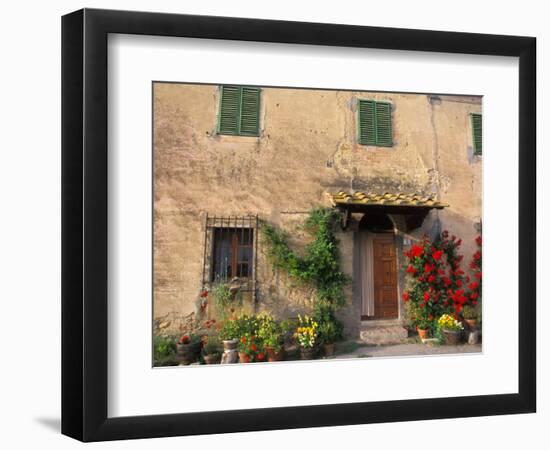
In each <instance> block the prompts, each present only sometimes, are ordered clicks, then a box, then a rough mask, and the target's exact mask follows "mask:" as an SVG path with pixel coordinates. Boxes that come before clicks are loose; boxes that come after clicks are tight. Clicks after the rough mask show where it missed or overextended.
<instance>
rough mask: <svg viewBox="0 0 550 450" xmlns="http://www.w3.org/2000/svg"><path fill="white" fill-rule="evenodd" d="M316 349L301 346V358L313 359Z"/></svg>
mask: <svg viewBox="0 0 550 450" xmlns="http://www.w3.org/2000/svg"><path fill="white" fill-rule="evenodd" d="M316 351H317V349H316V348H315V347H300V359H313V358H315V353H316Z"/></svg>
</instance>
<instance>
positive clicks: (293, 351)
mask: <svg viewBox="0 0 550 450" xmlns="http://www.w3.org/2000/svg"><path fill="white" fill-rule="evenodd" d="M280 326H281V333H282V341H283V349H284V352H285V358H286V359H296V358H297V357H298V345H297V344H296V337H295V335H294V333H295V331H296V328H297V327H298V321H297V319H296V318H288V319H284V320H281V322H280Z"/></svg>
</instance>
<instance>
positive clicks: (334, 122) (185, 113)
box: [153, 83, 482, 329]
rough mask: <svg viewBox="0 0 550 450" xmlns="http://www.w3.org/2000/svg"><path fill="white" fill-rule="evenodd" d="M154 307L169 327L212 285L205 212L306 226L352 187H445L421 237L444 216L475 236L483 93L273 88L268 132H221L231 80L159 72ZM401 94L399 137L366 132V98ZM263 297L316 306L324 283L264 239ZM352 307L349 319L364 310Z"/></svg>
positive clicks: (445, 225)
mask: <svg viewBox="0 0 550 450" xmlns="http://www.w3.org/2000/svg"><path fill="white" fill-rule="evenodd" d="M153 89H154V191H155V193H154V248H155V252H154V286H155V287H154V315H155V318H161V317H164V318H166V319H167V320H166V321H165V322H166V323H165V325H166V326H167V327H168V328H178V327H182V326H183V325H182V323H183V322H181V321H179V320H178V319H177V317H180V316H185V315H187V314H189V313H191V312H193V311H194V308H195V301H196V298H197V295H198V293H199V291H200V289H201V281H202V265H203V253H204V223H205V215H206V214H207V213H208V215H209V216H213V215H217V216H229V215H231V216H242V215H247V214H252V215H256V214H258V215H259V217H260V219H261V220H265V221H267V222H269V223H271V224H273V225H275V226H277V227H282V228H284V229H287V230H288V231H290V232H292V233H296V234H295V236H294V239H293V241H294V242H295V244H296V245H297V246H299V245H303V242H301V241H302V240H303V239H304V238H306V239H307V236H304V235H303V233H302V232H301V231H300V230H299V229H298V227H299V225H300V224H301V223H302V221H303V220H304V218H305V217H306V215H307V212H308V211H309V210H310V209H311V208H312V207H316V206H319V205H327V202H326V198H325V195H324V194H325V192H327V191H330V192H334V191H338V190H340V189H344V190H346V189H347V190H349V189H357V190H365V191H372V192H386V191H388V192H396V191H401V192H418V193H425V194H428V193H430V194H435V195H436V196H437V197H438V198H439V199H440V200H441V201H444V202H446V203H449V204H450V207H449V208H447V209H445V210H444V211H439V212H431V213H430V215H429V217H428V218H427V219H426V221H425V223H424V225H423V227H422V228H421V229H418V230H416V231H415V232H414V234H413V236H407V237H409V238H410V237H421V236H422V235H423V234H424V233H426V232H435V231H436V230H437V229H438V228H439V227H441V229H448V230H449V231H450V232H451V233H455V234H457V235H459V236H461V237H463V238H464V241H465V246H464V247H465V248H464V250H465V253H466V254H467V255H468V254H471V251H470V250H471V249H472V248H473V247H470V246H469V242H471V241H472V239H473V237H474V236H475V233H476V230H475V223H477V222H479V221H480V217H481V189H482V185H481V157H479V156H474V155H473V150H472V136H471V126H470V116H469V114H470V113H472V112H481V99H480V98H478V97H455V96H439V97H433V96H432V97H431V96H428V95H416V94H415V95H413V94H392V93H375V92H350V91H345V92H344V91H328V90H327V91H323V90H294V89H276V88H264V89H262V93H261V119H260V128H261V132H260V137H242V136H222V135H218V134H217V133H216V125H217V112H218V105H219V92H220V91H219V87H218V86H209V85H187V84H172V83H155V84H154V86H153ZM359 98H364V99H374V100H384V101H389V102H391V103H392V105H393V106H392V108H393V109H392V126H393V140H394V145H393V147H391V148H384V147H371V146H368V147H367V146H363V145H359V144H358V143H357V131H356V119H357V112H356V105H357V99H359ZM339 237H340V239H341V255H342V262H343V268H344V270H345V271H346V273H348V274H349V275H350V276H352V274H353V252H354V244H353V242H354V237H353V233H352V232H342V233H339ZM257 269H258V272H257V275H258V283H259V284H258V288H259V295H258V301H259V302H258V308H259V309H268V310H270V311H272V312H274V314H276V315H279V316H285V315H295V314H296V313H298V312H304V311H306V310H307V308H308V306H309V304H310V301H311V298H312V293H311V291H309V290H308V289H307V288H304V287H301V286H297V285H296V284H295V283H293V282H292V281H291V280H289V279H288V277H286V276H285V274H284V273H279V272H276V271H274V270H273V269H272V268H271V266H270V265H269V264H268V263H267V261H266V259H265V248H264V247H263V246H262V241H261V239H260V242H259V248H258V268H257ZM352 290H353V286H350V287H349V289H348V293H349V295H348V297H349V308H348V309H347V310H344V311H343V312H342V316H343V317H344V319H345V321H346V324H347V325H348V327H349V329H352V328H353V323H354V321H356V320H359V317H358V315H357V314H356V311H358V309H357V308H358V307H357V305H356V302H357V300H355V304H352V297H354V296H352V295H351V292H352Z"/></svg>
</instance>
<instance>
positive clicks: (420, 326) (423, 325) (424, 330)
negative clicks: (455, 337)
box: [416, 317, 432, 339]
mask: <svg viewBox="0 0 550 450" xmlns="http://www.w3.org/2000/svg"><path fill="white" fill-rule="evenodd" d="M431 326H432V321H431V320H430V319H429V318H428V317H419V318H418V319H417V321H416V331H417V332H418V337H419V338H420V339H428V338H429V337H430V331H431Z"/></svg>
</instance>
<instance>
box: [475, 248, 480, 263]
mask: <svg viewBox="0 0 550 450" xmlns="http://www.w3.org/2000/svg"><path fill="white" fill-rule="evenodd" d="M474 259H475V260H476V261H478V260H480V259H481V252H480V251H479V250H478V251H477V252H475V253H474Z"/></svg>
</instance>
